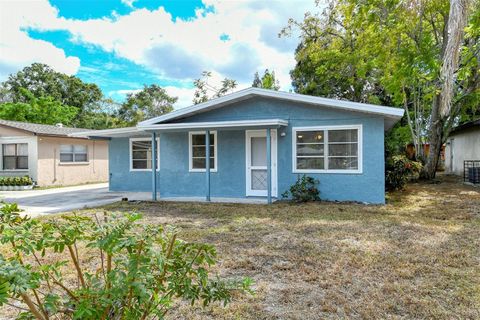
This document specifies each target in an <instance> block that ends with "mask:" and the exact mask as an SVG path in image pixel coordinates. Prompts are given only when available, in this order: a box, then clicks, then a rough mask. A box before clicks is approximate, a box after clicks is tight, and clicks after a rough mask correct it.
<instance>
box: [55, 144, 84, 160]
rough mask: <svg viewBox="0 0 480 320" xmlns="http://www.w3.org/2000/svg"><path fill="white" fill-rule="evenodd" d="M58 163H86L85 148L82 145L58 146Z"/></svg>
mask: <svg viewBox="0 0 480 320" xmlns="http://www.w3.org/2000/svg"><path fill="white" fill-rule="evenodd" d="M60 162H61V163H70V162H88V151H87V146H86V145H83V144H62V145H60Z"/></svg>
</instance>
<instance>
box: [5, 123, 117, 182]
mask: <svg viewBox="0 0 480 320" xmlns="http://www.w3.org/2000/svg"><path fill="white" fill-rule="evenodd" d="M79 131H85V129H78V128H66V127H63V126H62V125H60V124H59V125H56V126H52V125H43V124H35V123H28V122H17V121H7V120H1V119H0V176H25V175H28V176H30V177H31V178H32V179H33V180H34V181H35V182H36V183H37V185H39V186H53V185H76V184H82V183H88V182H104V181H108V142H107V141H105V140H89V139H83V138H72V137H69V136H68V135H69V134H71V133H74V132H79Z"/></svg>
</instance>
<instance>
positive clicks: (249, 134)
mask: <svg viewBox="0 0 480 320" xmlns="http://www.w3.org/2000/svg"><path fill="white" fill-rule="evenodd" d="M253 137H265V138H266V137H267V131H266V130H246V131H245V174H246V179H245V182H246V183H245V195H246V196H247V197H248V196H254V197H266V196H267V193H268V192H267V190H252V188H251V186H252V180H251V179H252V174H251V171H252V170H255V169H260V170H266V169H267V167H255V168H253V167H252V165H251V161H252V154H251V152H252V146H251V138H253ZM271 141H272V144H271V146H272V149H271V161H272V164H271V174H272V197H278V175H277V162H278V159H277V143H278V137H277V130H276V129H273V130H272V131H271Z"/></svg>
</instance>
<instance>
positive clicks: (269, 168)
mask: <svg viewBox="0 0 480 320" xmlns="http://www.w3.org/2000/svg"><path fill="white" fill-rule="evenodd" d="M271 137H272V133H271V129H270V128H267V202H268V204H270V203H272V139H271Z"/></svg>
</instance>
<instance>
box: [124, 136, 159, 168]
mask: <svg viewBox="0 0 480 320" xmlns="http://www.w3.org/2000/svg"><path fill="white" fill-rule="evenodd" d="M156 140H157V146H156V147H157V171H158V170H159V169H160V139H159V138H157V139H156ZM130 171H152V139H151V138H130Z"/></svg>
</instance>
